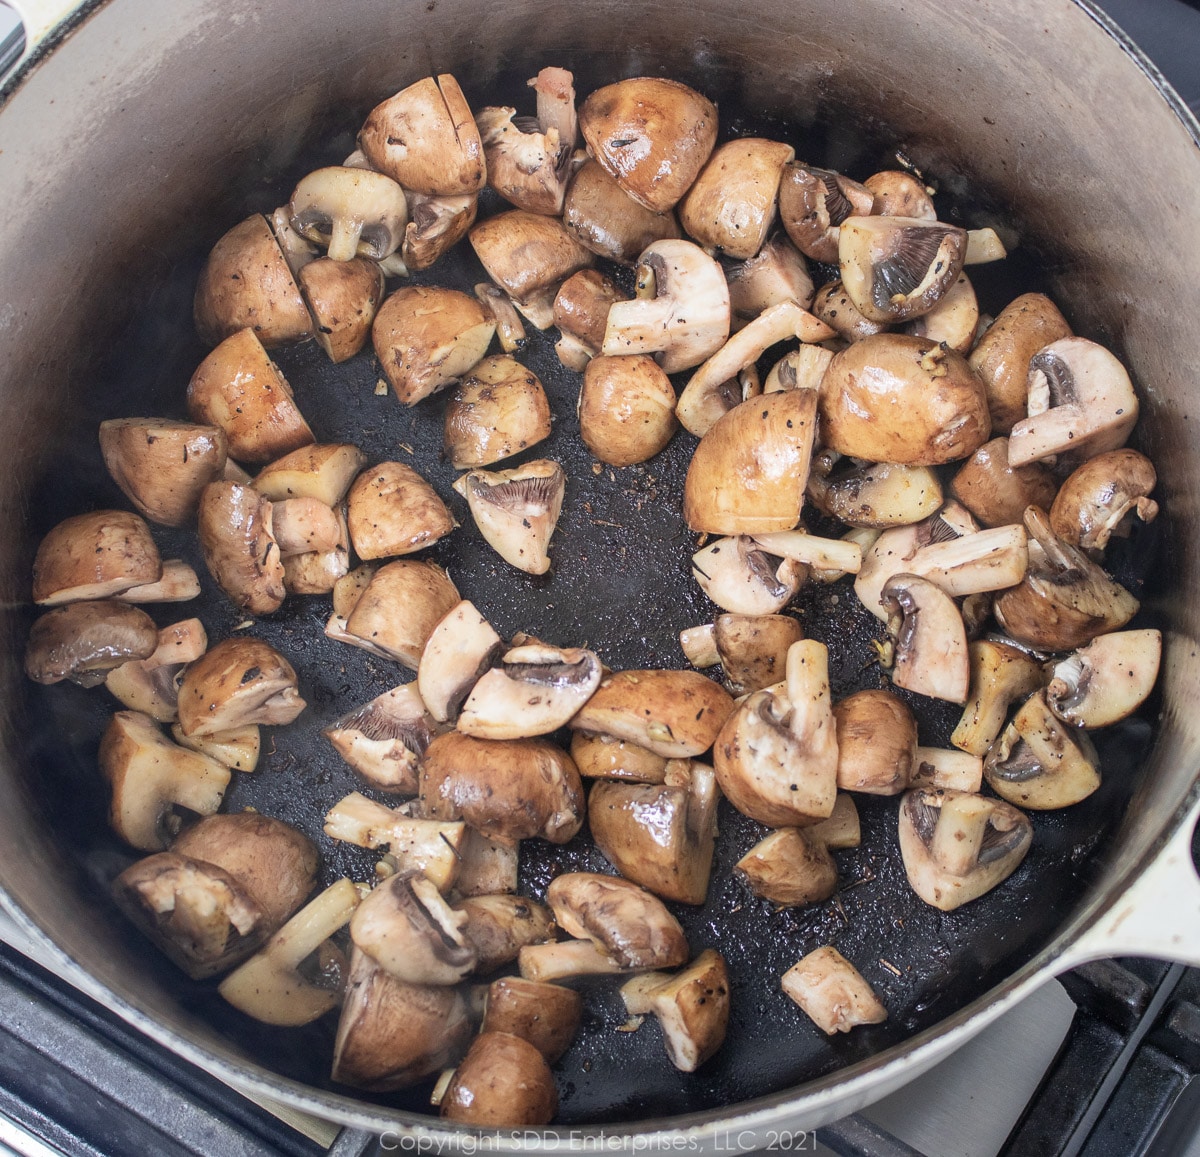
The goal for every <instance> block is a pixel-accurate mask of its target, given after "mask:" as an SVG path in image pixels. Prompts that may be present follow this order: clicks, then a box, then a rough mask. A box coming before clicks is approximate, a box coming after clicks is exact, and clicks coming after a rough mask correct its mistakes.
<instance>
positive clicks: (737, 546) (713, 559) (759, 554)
mask: <svg viewBox="0 0 1200 1157" xmlns="http://www.w3.org/2000/svg"><path fill="white" fill-rule="evenodd" d="M692 577H693V578H694V579H695V580H696V582H698V583H699V584H700V589H701V590H703V591H704V593H705V594H706V595H708V597H709V598H710V599H712V601H713V602H714V603H716V604H717V606H719V607H721V609H722V610H726V611H730V612H731V613H733V614H737V615H773V614H775V613H776V612H777V611H780V610H782V609H783V608H784V607H785V606H787V604H788V603H789V602H791V600H792V598H793V597H794V596H795V594H796V592H797V591H798V590H799V589H800V587H801V585H802V584H803V583H804V580H805V579H806V578H807V577H808V568H807V567H806V566H804V565H803V564H802V563H797V562H793V561H792V560H791V559H779V558H777V557H775V556H772V555H771V554H770V553H769V552H768V551H766V550H764V549H763V548H762V547H760V546H759V545H758V543H757V542H756V541H755V540H754V539H753V538H751V537H750V536H749V535H737V536H736V537H734V538H719V539H717V540H716V542H713V543H710V544H709V545H708V546H706V547H704V548H703V549H701V550H698V551H696V553H695V554H694V555H692Z"/></svg>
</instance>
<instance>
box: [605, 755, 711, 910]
mask: <svg viewBox="0 0 1200 1157" xmlns="http://www.w3.org/2000/svg"><path fill="white" fill-rule="evenodd" d="M719 799H720V792H719V791H718V790H717V781H716V776H715V774H714V773H713V769H712V768H711V767H708V766H706V765H705V764H703V763H696V762H694V761H692V760H672V761H671V762H670V763H668V764H667V770H666V773H665V776H664V780H663V782H662V783H661V784H640V783H622V782H620V781H618V780H613V779H600V780H597V781H596V782H595V783H594V784H593V785H592V789H591V792H590V794H589V796H588V826H589V827H590V829H591V832H592V838H593V839H594V840H595V841H596V846H597V847H598V848H599V849H600V850H601V851H602V852H603V853H604V855H605V856H606V857H607V858H608V861H609V862H610V863H611V864H612V865H613V867H614V868H616V869H617V871H618V872H620V873H621V875H622V876H624V877H625V878H626V879H627V880H632V881H633V882H634V883H635V884H641V886H642V887H643V888H648V889H649V890H650V891H651V892H653V893H655V895H658V896H662V897H663V898H664V899H667V900H677V901H679V902H680V903H681V904H703V903H704V899H705V897H706V896H707V894H708V878H709V874H710V872H711V871H712V860H713V849H714V846H715V841H716V836H717V802H718V800H719Z"/></svg>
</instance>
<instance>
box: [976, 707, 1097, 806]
mask: <svg viewBox="0 0 1200 1157" xmlns="http://www.w3.org/2000/svg"><path fill="white" fill-rule="evenodd" d="M1047 697H1048V691H1047V690H1046V689H1043V690H1040V691H1035V692H1034V693H1033V694H1032V695H1030V697H1029V698H1028V699H1026V700H1025V702H1024V703H1022V704H1021V707H1020V710H1018V711H1017V713H1016V715H1014V716H1013V718H1012V721H1011V722H1010V723H1009V724H1008V726H1007V727H1005V728H1004V730H1003V731H1001V732H1000V737H999V738H998V739H997V740H996V742H995V743H993V744H992V746H991V748H990V750H989V751H988V753H987V755H986V757H985V758H984V761H983V776H984V778H985V779H986V780H987V781H988V786H989V787H990V788H991V789H992V790H993V791H994V792H995V793H996V794H997V795H998V796H1000V798H1001V799H1006V800H1008V802H1009V803H1011V804H1016V805H1018V806H1020V807H1023V808H1031V809H1033V810H1034V811H1045V810H1049V809H1054V808H1061V807H1070V806H1071V804H1076V803H1079V801H1080V800H1084V799H1087V797H1088V796H1089V795H1091V794H1092V792H1094V791H1095V790H1096V789H1097V788H1098V787H1099V786H1100V768H1099V758H1098V756H1097V755H1096V749H1095V748H1094V747H1093V746H1092V742H1091V740H1090V739H1088V737H1087V734H1086V733H1085V732H1083V731H1080V730H1078V729H1076V728H1075V727H1073V726H1070V725H1069V724H1064V723H1063V722H1062V721H1061V720H1060V719H1059V718H1058V717H1057V716H1056V715H1055V714H1054V712H1053V711H1051V710H1050V705H1049V703H1048V701H1047Z"/></svg>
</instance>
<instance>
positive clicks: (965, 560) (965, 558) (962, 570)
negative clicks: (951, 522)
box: [906, 525, 1029, 598]
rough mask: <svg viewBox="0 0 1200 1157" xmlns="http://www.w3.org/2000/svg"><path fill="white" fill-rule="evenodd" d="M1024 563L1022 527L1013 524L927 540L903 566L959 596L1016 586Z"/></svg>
mask: <svg viewBox="0 0 1200 1157" xmlns="http://www.w3.org/2000/svg"><path fill="white" fill-rule="evenodd" d="M1028 564H1029V549H1028V538H1027V536H1026V533H1025V528H1024V527H1023V526H1020V525H1014V526H994V527H992V528H990V529H989V530H979V531H975V532H973V533H971V534H961V535H959V536H958V537H957V538H947V539H945V540H943V541H940V542H927V543H925V545H923V546H920V547H918V548H917V550H916V552H915V553H914V554H913V556H912V558H911V559H909V561H908V564H907V567H906V569H907V570H908V571H909V572H910V573H912V574H917V575H920V576H921V577H922V578H926V579H928V580H929V581H930V582H931V583H933V584H934V585H935V586H937V587H939V588H940V589H941V590H943V591H945V592H946V593H947V594H948V595H953V596H954V597H955V598H961V597H963V596H965V595H977V594H985V593H987V592H989V591H1000V590H1005V589H1007V588H1009V587H1014V586H1016V585H1017V584H1018V583H1019V582H1020V581H1021V580H1022V579H1023V578H1024V577H1025V571H1026V569H1027V567H1028Z"/></svg>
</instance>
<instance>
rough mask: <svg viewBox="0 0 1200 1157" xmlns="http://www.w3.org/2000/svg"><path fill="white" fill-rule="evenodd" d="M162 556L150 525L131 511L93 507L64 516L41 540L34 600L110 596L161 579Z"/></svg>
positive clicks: (58, 601)
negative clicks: (89, 509) (68, 516)
mask: <svg viewBox="0 0 1200 1157" xmlns="http://www.w3.org/2000/svg"><path fill="white" fill-rule="evenodd" d="M162 569H163V568H162V559H161V558H160V557H159V553H158V547H157V546H155V545H154V539H153V538H152V537H151V536H150V528H149V527H148V526H147V525H146V523H145V522H144V521H143V520H142V519H141V518H140V517H138V515H136V514H131V513H130V512H129V511H127V510H94V511H92V512H90V513H88V514H76V515H75V516H74V517H72V518H67V519H64V520H63V521H62V522H60V523H59V524H58V525H57V526H55V527H54V528H53V530H51V531H50V533H49V534H47V535H46V537H45V538H43V539H42V541H41V542H40V543H39V544H38V549H37V554H36V555H35V556H34V559H33V601H34V602H35V603H38V604H39V605H41V606H46V607H53V606H58V605H59V604H61V603H73V602H81V601H83V600H85V599H106V598H109V597H111V596H113V595H118V594H120V593H121V592H122V591H126V590H128V589H129V588H130V587H135V586H139V585H142V584H145V583H153V582H157V581H158V580H159V579H160V578H161V577H162Z"/></svg>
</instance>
